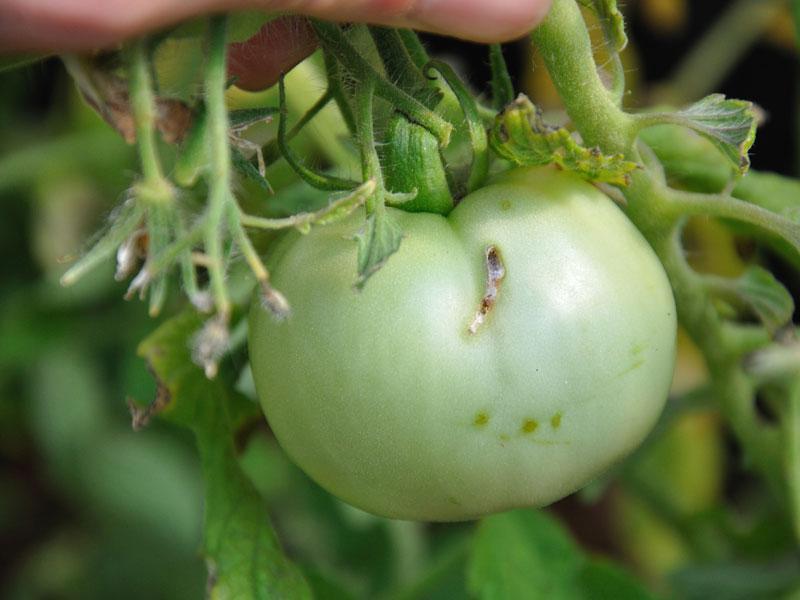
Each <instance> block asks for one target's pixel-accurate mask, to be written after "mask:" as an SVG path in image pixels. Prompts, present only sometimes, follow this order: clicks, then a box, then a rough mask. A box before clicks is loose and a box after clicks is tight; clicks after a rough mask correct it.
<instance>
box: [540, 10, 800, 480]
mask: <svg viewBox="0 0 800 600" xmlns="http://www.w3.org/2000/svg"><path fill="white" fill-rule="evenodd" d="M533 39H534V41H535V43H536V45H537V46H538V49H539V51H540V52H541V54H542V56H543V58H544V61H545V64H546V66H547V69H548V71H549V73H550V76H551V77H552V79H553V83H554V84H555V87H556V90H557V91H558V93H559V95H560V97H561V99H562V101H563V102H564V105H565V108H566V110H567V113H568V114H569V116H570V118H571V119H572V122H573V123H574V125H575V127H576V128H577V129H578V131H579V132H580V133H581V135H582V136H583V139H584V141H585V142H586V143H587V144H588V145H596V146H598V147H599V148H600V149H601V150H602V151H603V152H606V153H622V154H624V155H625V156H626V157H627V158H629V159H632V160H637V158H638V153H637V152H636V149H635V140H636V124H635V123H634V122H633V120H632V118H631V117H630V116H629V115H627V114H625V113H624V112H622V110H621V109H619V108H618V107H617V106H616V104H615V103H614V101H613V98H612V97H611V96H610V95H609V94H608V92H607V90H606V89H605V88H604V86H603V84H602V82H601V81H600V78H599V77H598V75H597V69H596V65H595V63H594V59H593V55H592V47H591V43H590V41H589V35H588V32H587V30H586V26H585V23H584V22H583V18H582V16H581V13H580V10H579V9H578V6H577V4H576V3H575V2H574V0H553V5H552V8H551V10H550V13H549V15H548V16H547V18H546V19H545V21H544V22H543V23H542V25H540V27H539V28H538V29H537V30H536V31H534V33H533ZM637 162H640V161H639V160H637ZM681 194H682V193H678V192H676V191H675V190H671V189H670V188H667V187H666V186H665V185H663V183H662V182H660V181H659V178H658V177H657V175H653V174H651V173H650V172H649V171H648V170H646V169H642V170H640V171H638V172H636V173H634V174H633V176H632V178H631V185H630V186H629V187H628V188H627V189H626V190H625V197H626V199H627V201H628V205H627V207H626V212H627V214H628V216H629V217H630V218H631V220H632V221H633V222H634V224H636V225H637V227H638V228H639V230H640V231H641V232H642V233H643V234H644V236H645V237H646V238H647V240H648V241H649V242H650V244H651V246H652V247H653V249H654V250H655V251H656V254H657V255H658V256H659V258H660V259H661V262H662V264H663V265H664V269H665V271H666V273H667V275H668V277H669V279H670V283H671V284H672V289H673V293H674V296H675V302H676V305H677V309H678V316H679V318H680V321H681V323H682V325H683V326H684V327H685V328H686V330H687V331H688V332H689V334H690V335H691V337H692V338H693V339H694V341H695V343H697V344H698V346H699V347H700V349H701V350H702V351H703V354H704V355H705V358H706V361H707V363H708V367H709V371H710V372H711V375H712V379H713V387H714V391H715V394H716V396H717V398H718V399H719V401H720V403H721V406H722V410H723V413H724V414H725V416H726V417H727V419H728V421H729V422H730V424H731V426H732V427H733V429H734V431H735V432H736V434H737V436H738V437H739V438H740V440H741V441H742V443H743V444H744V446H745V448H746V450H747V452H748V454H749V456H750V458H751V459H752V460H753V461H754V463H755V464H756V465H757V466H758V467H759V468H760V469H761V470H762V471H763V472H764V473H765V474H766V475H767V477H768V479H769V480H770V481H772V482H773V483H775V484H776V485H778V486H779V485H780V484H779V482H780V480H781V476H780V473H779V472H778V471H777V470H776V465H778V464H780V460H779V456H780V453H779V452H780V436H779V435H778V434H777V433H776V432H775V430H774V429H770V428H767V427H765V426H764V425H762V424H761V423H760V421H759V419H758V418H757V415H756V414H755V405H754V394H755V387H754V384H753V382H752V381H751V380H750V379H749V378H748V377H747V376H746V375H745V373H744V371H743V369H742V367H741V364H740V361H741V358H742V357H741V355H740V354H739V352H738V350H737V349H735V348H730V347H728V346H727V344H726V342H727V339H726V336H725V331H726V329H725V327H724V323H723V321H722V319H721V317H720V316H719V314H718V313H717V311H716V309H715V308H714V305H713V303H712V301H711V298H710V296H709V294H708V291H707V290H706V288H705V287H704V285H703V283H702V280H701V279H700V278H699V276H697V274H695V273H694V271H692V270H691V268H690V267H689V265H688V264H687V263H686V259H685V257H684V254H683V248H682V247H681V245H680V224H681V222H682V219H681V215H682V210H683V208H686V206H682V207H681V210H676V206H677V205H679V204H681V203H683V204H686V201H687V200H689V199H691V201H692V202H694V203H695V206H698V210H697V211H696V212H698V213H699V212H702V211H701V210H700V209H699V207H700V206H701V205H702V206H703V210H706V211H707V210H711V209H713V208H714V205H713V203H714V201H716V200H718V199H719V198H718V197H717V196H702V195H698V196H692V197H691V198H687V197H686V196H685V195H681ZM700 196H702V198H703V200H700ZM728 206H731V205H730V204H728ZM741 208H742V207H740V206H738V205H737V206H736V209H735V210H730V211H729V212H728V214H726V215H724V216H728V217H732V218H742V215H743V214H744V216H745V218H747V217H748V215H749V216H750V217H759V218H760V217H761V216H762V215H760V214H759V215H753V214H751V213H747V212H746V211H745V212H744V213H743V212H742V211H741V210H740V209H741ZM767 222H768V220H767ZM760 224H761V225H763V224H764V223H763V222H762V223H760ZM781 227H782V226H781ZM781 233H785V232H784V231H782V232H781Z"/></svg>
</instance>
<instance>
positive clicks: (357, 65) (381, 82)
mask: <svg viewBox="0 0 800 600" xmlns="http://www.w3.org/2000/svg"><path fill="white" fill-rule="evenodd" d="M314 30H315V31H316V33H317V37H319V39H320V43H321V44H322V46H323V48H324V49H325V50H326V51H327V52H330V53H331V54H333V55H334V56H335V57H336V58H338V59H339V61H341V63H342V65H344V67H345V68H346V69H347V70H348V71H350V72H351V73H352V74H353V75H354V76H355V77H356V79H357V80H358V81H365V80H367V79H369V80H371V81H372V82H373V85H374V89H375V93H376V94H378V95H379V96H381V97H382V98H384V99H385V100H388V101H389V102H390V103H391V104H392V105H393V106H394V107H395V109H397V110H399V111H400V112H402V113H403V114H404V115H406V116H407V117H408V118H409V119H410V120H412V121H414V122H415V123H418V124H419V125H422V126H423V127H425V129H427V130H428V131H430V132H431V133H433V134H434V135H435V136H436V139H437V140H439V145H440V146H442V147H446V146H447V145H448V144H449V143H450V134H451V133H452V131H453V126H452V125H451V124H450V123H448V122H447V121H445V120H444V119H443V118H442V117H440V116H439V115H437V114H436V113H435V112H433V111H431V110H429V109H428V108H427V107H426V106H425V105H424V104H422V103H421V102H420V101H419V100H417V99H416V98H414V97H413V96H410V95H409V94H407V93H406V92H404V91H403V90H401V89H400V88H399V87H397V86H396V85H394V84H393V83H391V82H390V81H388V80H387V79H386V78H385V77H382V76H381V75H380V74H379V73H377V72H376V71H375V69H373V68H372V66H371V65H370V64H369V63H368V62H367V61H366V60H365V59H364V58H363V57H362V56H361V55H360V54H359V53H358V51H357V50H356V49H355V48H354V47H353V46H352V45H351V44H350V42H348V41H347V39H346V38H345V37H344V35H343V34H342V32H341V31H340V30H339V28H338V26H336V25H332V24H330V23H323V22H321V21H315V22H314Z"/></svg>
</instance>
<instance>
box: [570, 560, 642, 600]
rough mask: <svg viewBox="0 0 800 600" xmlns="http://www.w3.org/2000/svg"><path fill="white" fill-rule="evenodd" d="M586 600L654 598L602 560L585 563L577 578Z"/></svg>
mask: <svg viewBox="0 0 800 600" xmlns="http://www.w3.org/2000/svg"><path fill="white" fill-rule="evenodd" d="M578 582H579V585H580V589H581V592H582V593H583V597H584V598H586V600H652V599H653V598H654V596H653V595H652V594H651V593H650V592H648V591H647V589H645V587H644V586H643V585H642V584H641V583H639V582H638V581H636V579H634V578H633V577H632V576H631V575H629V574H628V573H626V572H625V571H623V570H622V569H621V568H619V567H617V566H616V565H614V564H612V563H610V562H607V561H604V560H592V561H590V562H589V563H587V564H586V565H585V566H584V567H583V569H582V570H581V572H580V575H579V576H578Z"/></svg>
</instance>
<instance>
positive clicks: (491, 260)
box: [469, 246, 506, 335]
mask: <svg viewBox="0 0 800 600" xmlns="http://www.w3.org/2000/svg"><path fill="white" fill-rule="evenodd" d="M484 260H485V263H486V292H485V293H484V294H483V298H481V303H480V306H478V311H477V312H476V313H475V316H474V317H473V318H472V322H471V323H470V324H469V332H470V333H471V334H473V335H474V334H475V333H477V331H478V328H479V327H480V326H481V325H482V324H483V322H484V321H485V320H486V316H487V315H488V314H489V313H490V312H491V310H492V308H494V305H495V303H496V302H497V293H498V292H499V291H500V284H501V283H502V282H503V278H504V277H505V276H506V267H505V265H504V264H503V259H502V258H501V257H500V251H499V250H498V249H497V248H496V247H495V246H489V247H488V248H486V253H485V255H484Z"/></svg>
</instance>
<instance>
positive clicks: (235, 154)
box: [231, 148, 274, 194]
mask: <svg viewBox="0 0 800 600" xmlns="http://www.w3.org/2000/svg"><path fill="white" fill-rule="evenodd" d="M231 164H232V165H233V168H234V169H236V171H237V172H238V173H239V174H240V175H242V176H243V177H244V178H246V179H249V180H250V181H253V182H255V183H256V185H258V186H259V187H260V188H261V189H263V190H264V191H265V192H269V193H270V194H272V193H274V190H273V189H272V186H271V185H270V184H269V181H267V179H266V178H265V177H263V176H262V175H261V173H259V171H258V168H256V166H255V165H254V164H253V163H252V162H251V161H250V160H248V159H247V158H245V156H244V154H242V153H241V152H239V151H238V150H237V149H236V148H231Z"/></svg>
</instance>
